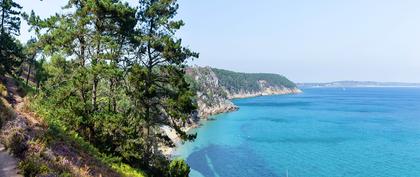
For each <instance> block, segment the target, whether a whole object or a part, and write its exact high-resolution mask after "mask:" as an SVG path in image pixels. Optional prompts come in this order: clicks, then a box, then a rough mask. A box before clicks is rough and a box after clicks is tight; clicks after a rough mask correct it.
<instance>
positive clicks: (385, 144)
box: [177, 88, 420, 177]
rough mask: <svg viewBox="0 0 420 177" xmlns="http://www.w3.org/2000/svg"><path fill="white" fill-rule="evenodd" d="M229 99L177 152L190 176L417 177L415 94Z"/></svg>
mask: <svg viewBox="0 0 420 177" xmlns="http://www.w3.org/2000/svg"><path fill="white" fill-rule="evenodd" d="M303 91H304V93H303V94H299V95H280V96H265V97H257V98H249V99H238V100H235V101H234V102H235V104H237V105H239V106H240V110H239V111H237V112H233V113H227V114H222V115H218V116H216V117H215V118H216V120H213V121H207V122H203V126H202V127H201V128H199V129H197V130H196V131H197V132H198V138H197V140H196V141H195V142H192V143H185V144H184V145H183V146H181V147H180V148H179V149H178V151H177V154H178V155H179V156H181V157H182V158H185V159H186V160H187V162H188V164H189V165H190V166H191V168H192V170H193V171H192V173H191V176H208V177H213V176H215V177H216V176H220V177H230V176H235V177H265V176H279V177H283V176H289V177H336V176H337V177H338V176H351V177H353V176H356V177H420V88H346V89H343V88H308V89H303Z"/></svg>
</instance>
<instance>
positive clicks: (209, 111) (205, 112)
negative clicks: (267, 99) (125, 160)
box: [160, 88, 302, 158]
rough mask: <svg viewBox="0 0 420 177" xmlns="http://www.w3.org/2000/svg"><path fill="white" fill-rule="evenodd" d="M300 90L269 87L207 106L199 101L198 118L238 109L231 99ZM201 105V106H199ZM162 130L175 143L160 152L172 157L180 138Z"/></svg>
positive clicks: (169, 131) (163, 128)
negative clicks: (268, 88)
mask: <svg viewBox="0 0 420 177" xmlns="http://www.w3.org/2000/svg"><path fill="white" fill-rule="evenodd" d="M299 93H302V91H301V90H300V89H298V88H293V89H288V88H283V89H271V90H267V91H264V92H242V93H235V94H230V95H229V96H228V97H229V98H228V99H224V100H223V101H222V102H220V103H219V104H216V105H213V106H207V105H205V104H203V103H200V102H199V110H198V112H199V118H200V120H203V119H204V120H207V119H208V118H209V117H210V116H214V115H217V114H223V113H228V112H234V111H237V110H238V109H239V106H237V105H235V104H233V102H232V101H231V100H232V99H243V98H252V97H258V96H268V95H288V94H299ZM200 105H201V107H200ZM199 126H200V122H196V123H192V124H188V125H187V126H185V127H184V128H183V130H184V131H190V130H192V129H194V128H198V127H199ZM162 131H163V132H164V133H165V134H166V135H167V136H168V137H169V138H170V139H171V140H172V142H173V143H174V144H175V147H161V148H160V150H161V152H162V153H163V154H164V155H165V156H167V157H169V158H172V157H174V156H175V155H176V154H174V153H175V149H176V148H177V147H178V146H180V145H181V144H182V140H181V139H180V138H179V137H178V135H177V133H176V132H175V130H171V129H170V128H169V127H162Z"/></svg>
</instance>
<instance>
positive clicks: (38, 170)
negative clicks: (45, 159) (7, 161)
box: [19, 156, 50, 177]
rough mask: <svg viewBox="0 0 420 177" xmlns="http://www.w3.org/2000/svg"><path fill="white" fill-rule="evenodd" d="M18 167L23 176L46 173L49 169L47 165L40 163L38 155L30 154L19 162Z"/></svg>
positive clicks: (28, 176) (29, 176) (30, 176)
mask: <svg viewBox="0 0 420 177" xmlns="http://www.w3.org/2000/svg"><path fill="white" fill-rule="evenodd" d="M19 168H20V169H21V170H22V173H23V176H25V177H32V176H37V175H41V174H46V173H48V172H49V171H50V169H49V168H48V166H46V165H44V164H42V162H41V160H40V158H39V157H36V156H31V157H29V158H27V159H25V160H23V161H21V162H20V163H19Z"/></svg>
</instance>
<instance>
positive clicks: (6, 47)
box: [0, 33, 23, 75]
mask: <svg viewBox="0 0 420 177" xmlns="http://www.w3.org/2000/svg"><path fill="white" fill-rule="evenodd" d="M0 58H1V62H0V75H4V74H6V73H9V74H12V72H13V71H14V70H15V68H16V67H17V66H18V65H19V64H20V63H21V60H22V58H23V54H22V45H21V44H20V42H19V41H17V40H16V39H15V38H14V37H13V36H11V35H10V34H7V33H0Z"/></svg>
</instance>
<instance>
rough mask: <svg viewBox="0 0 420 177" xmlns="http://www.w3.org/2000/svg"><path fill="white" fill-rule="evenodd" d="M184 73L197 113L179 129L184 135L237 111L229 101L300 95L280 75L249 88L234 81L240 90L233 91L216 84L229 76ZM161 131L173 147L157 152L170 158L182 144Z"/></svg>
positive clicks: (172, 132) (208, 70) (198, 70)
mask: <svg viewBox="0 0 420 177" xmlns="http://www.w3.org/2000/svg"><path fill="white" fill-rule="evenodd" d="M185 72H186V77H187V78H186V79H187V81H189V82H190V85H191V86H192V89H193V90H194V91H195V92H196V102H197V106H198V109H197V111H198V113H197V114H196V115H194V116H192V118H191V121H189V123H188V124H186V125H185V126H184V127H183V130H184V131H188V130H191V129H193V128H196V127H198V126H199V125H200V120H208V118H209V117H210V116H214V115H217V114H222V113H227V112H233V111H236V110H238V109H239V107H238V106H237V105H235V104H234V103H233V102H232V99H239V98H250V97H258V96H266V95H285V94H298V93H301V92H302V91H301V90H300V89H299V88H297V87H296V85H295V84H294V83H292V82H291V81H289V80H287V79H286V78H284V77H283V76H280V75H273V74H268V75H267V74H266V75H264V76H261V77H258V79H255V80H253V81H252V83H254V84H250V86H249V87H244V86H243V85H241V83H245V85H246V84H249V83H250V81H249V80H235V81H234V83H236V84H238V82H239V85H241V86H242V87H235V86H234V85H226V83H225V84H222V83H223V82H221V80H220V79H225V80H226V77H232V76H223V75H219V76H218V75H216V73H215V72H214V71H213V69H212V68H210V67H191V68H187V69H186V71H185ZM228 72H230V71H228ZM231 73H233V74H234V76H238V75H239V76H238V77H239V78H242V79H243V78H247V77H252V75H253V74H247V73H234V72H231ZM231 73H230V74H231ZM257 75H258V74H257ZM241 76H242V77H241ZM259 76H260V75H259ZM219 77H222V78H219ZM273 77H277V79H283V80H285V84H282V82H278V80H275V79H276V78H273ZM283 80H282V81H283ZM287 82H288V83H287ZM161 130H162V133H163V134H166V135H167V136H168V138H170V139H171V140H172V142H173V144H174V145H175V147H165V146H162V147H161V148H160V150H161V152H162V153H163V154H164V155H166V156H167V157H172V156H173V155H174V154H173V153H174V150H175V148H176V147H177V146H179V145H180V144H181V143H182V141H181V139H180V138H179V137H178V135H177V133H176V132H175V130H171V129H170V128H169V127H161Z"/></svg>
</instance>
